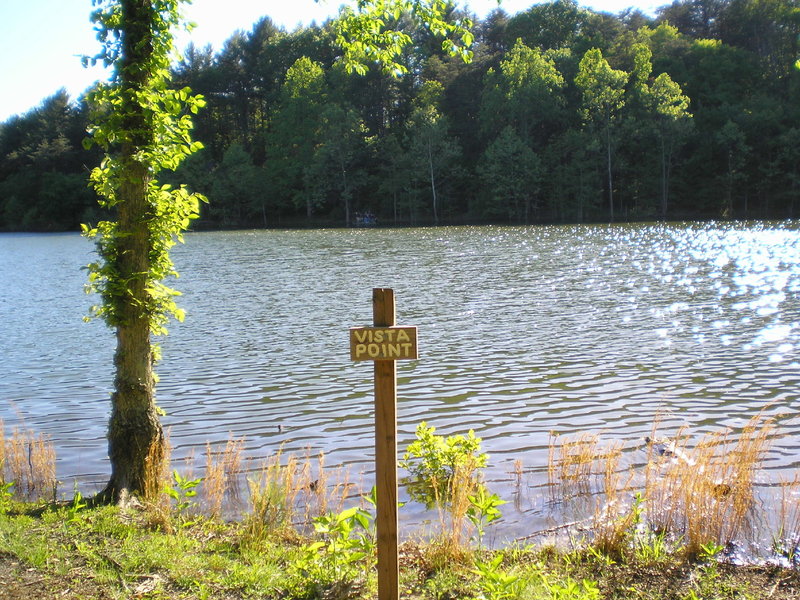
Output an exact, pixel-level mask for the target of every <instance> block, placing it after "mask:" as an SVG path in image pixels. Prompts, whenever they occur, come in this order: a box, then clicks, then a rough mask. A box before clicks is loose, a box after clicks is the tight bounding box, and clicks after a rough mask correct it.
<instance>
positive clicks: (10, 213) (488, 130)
mask: <svg viewBox="0 0 800 600" xmlns="http://www.w3.org/2000/svg"><path fill="white" fill-rule="evenodd" d="M449 10H450V12H451V13H452V14H451V15H450V18H452V19H456V18H458V17H459V16H464V15H460V14H459V12H458V10H457V9H455V8H453V7H451V8H450V9H449ZM467 16H468V15H467ZM414 23H415V21H413V20H412V19H410V18H408V16H407V15H399V16H398V18H397V21H396V22H395V23H393V24H392V25H393V26H394V27H395V28H397V29H398V30H399V31H403V32H405V33H406V34H407V35H409V36H410V37H411V38H412V39H413V44H411V45H410V46H409V47H408V48H407V49H406V50H405V51H404V53H403V55H402V58H401V64H402V66H403V68H404V70H405V71H406V73H405V74H404V75H403V76H402V77H395V76H394V74H393V73H389V72H385V71H383V70H381V69H380V68H378V67H377V66H376V67H373V68H370V69H368V70H367V72H366V73H365V74H363V75H362V74H352V73H350V72H348V70H347V69H346V68H344V66H343V61H342V50H341V49H340V46H339V45H337V43H336V36H337V23H336V21H335V20H330V21H328V22H326V23H324V24H322V25H312V26H309V27H302V28H298V29H295V30H294V31H291V32H289V31H286V30H284V29H283V28H280V27H278V26H276V25H275V24H274V23H273V22H272V21H271V19H270V18H269V17H264V18H262V19H261V20H259V21H258V22H257V23H255V24H254V25H253V26H252V28H251V29H250V30H249V31H237V32H235V33H234V34H233V35H231V37H230V38H229V39H228V40H227V41H226V42H225V44H224V46H223V48H222V49H221V50H219V51H218V52H215V51H214V50H213V49H212V48H210V47H206V48H197V47H194V46H189V47H188V49H187V50H186V52H185V54H184V56H183V57H182V58H181V60H180V61H179V62H177V63H176V64H174V65H173V74H172V76H173V80H174V84H175V86H176V88H177V89H181V88H183V87H189V88H191V89H192V90H193V91H194V92H196V93H199V94H202V95H203V97H204V98H205V101H206V106H205V108H203V109H202V110H201V111H200V112H199V114H197V115H195V116H193V119H194V122H195V129H194V132H193V134H192V135H193V138H194V139H196V140H198V141H200V142H202V144H203V145H204V148H203V149H202V150H200V151H199V152H196V153H195V154H193V155H192V156H190V157H188V158H187V159H186V160H185V161H184V162H183V163H181V165H180V166H179V167H178V168H177V169H176V170H175V171H174V172H172V173H168V174H167V176H166V177H164V176H162V177H161V179H162V180H166V182H167V183H174V184H182V183H186V184H188V187H189V188H190V189H192V190H194V191H197V192H200V193H202V194H204V195H206V196H207V197H208V198H209V200H210V202H209V204H208V205H207V206H204V207H203V209H202V216H201V218H200V220H199V221H198V222H197V226H198V227H253V226H255V227H284V226H315V225H341V226H352V225H357V224H363V223H367V222H370V223H371V222H374V220H375V219H376V220H377V222H378V223H379V224H385V225H393V224H398V225H406V224H411V225H414V224H445V223H465V222H503V223H506V222H510V223H553V222H570V223H572V222H589V221H622V220H641V219H683V218H786V217H795V216H797V211H798V209H800V204H798V194H799V193H800V189H799V185H798V184H800V177H799V175H800V174H798V166H799V165H800V118H798V117H800V72H799V71H798V70H797V69H796V68H795V62H796V61H797V58H798V34H800V5H799V4H798V2H797V0H675V1H674V2H673V3H672V4H670V5H665V6H663V7H662V8H661V9H659V10H658V11H657V14H656V16H655V17H654V18H651V17H648V16H646V15H644V14H643V13H642V12H640V11H637V10H627V11H623V12H621V13H619V14H616V15H612V14H608V13H603V12H596V11H592V10H589V9H584V8H581V7H579V6H578V5H577V3H576V2H574V1H573V0H555V1H551V2H545V3H542V4H535V5H533V6H531V7H530V8H529V9H528V10H526V11H523V12H520V13H517V14H515V15H508V14H507V13H505V12H503V11H502V10H501V9H498V10H495V11H494V12H492V13H490V14H489V15H488V16H487V17H486V18H485V19H482V20H481V19H475V20H474V28H473V32H474V35H475V41H474V45H473V48H472V49H473V52H474V56H473V60H472V61H471V62H470V63H465V62H464V61H462V60H461V59H460V58H457V57H453V56H451V55H450V53H449V52H448V48H446V47H443V44H442V42H441V38H438V37H436V36H435V35H434V34H433V33H432V32H431V31H430V30H428V29H426V28H425V27H421V26H419V25H415V24H414ZM87 98H90V96H86V97H83V98H80V99H79V100H78V101H77V102H72V101H71V99H70V98H69V96H68V95H67V93H66V92H65V91H64V90H61V91H58V92H56V93H55V94H54V95H53V96H51V97H49V98H47V99H45V100H44V101H43V102H42V103H41V104H40V105H39V106H38V107H36V108H34V109H32V110H30V111H29V112H27V113H25V114H23V115H19V116H15V117H12V118H10V119H9V120H7V121H6V122H4V123H2V124H0V228H2V229H5V230H67V229H76V228H77V227H78V224H79V223H81V222H90V223H91V222H96V221H97V220H99V219H101V218H104V215H103V212H102V211H103V210H104V209H102V208H99V207H98V205H97V201H96V196H95V193H94V191H93V190H92V189H90V188H89V187H88V185H87V179H88V173H89V171H90V170H91V169H92V168H93V167H94V166H95V165H97V164H98V163H99V160H100V154H99V151H98V150H97V149H96V148H89V149H85V148H84V147H83V139H84V137H85V130H86V127H87V125H88V122H89V113H90V112H91V106H90V105H89V104H90V101H89V100H88V99H87Z"/></svg>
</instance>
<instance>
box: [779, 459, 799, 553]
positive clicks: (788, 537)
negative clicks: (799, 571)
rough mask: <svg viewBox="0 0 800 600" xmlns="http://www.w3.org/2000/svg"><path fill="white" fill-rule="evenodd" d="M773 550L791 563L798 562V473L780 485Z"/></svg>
mask: <svg viewBox="0 0 800 600" xmlns="http://www.w3.org/2000/svg"><path fill="white" fill-rule="evenodd" d="M778 527H779V529H778V534H777V535H776V536H775V541H774V545H775V550H776V551H778V552H779V553H780V554H783V555H784V556H785V557H786V558H788V559H789V560H790V561H792V563H794V564H797V563H798V562H800V473H795V476H794V480H793V481H792V482H790V483H788V484H787V483H784V484H783V485H782V486H781V514H780V521H779V524H778Z"/></svg>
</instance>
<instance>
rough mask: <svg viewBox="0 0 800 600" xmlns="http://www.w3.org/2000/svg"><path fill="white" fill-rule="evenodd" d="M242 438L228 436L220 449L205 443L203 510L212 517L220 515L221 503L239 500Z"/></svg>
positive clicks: (221, 511) (221, 510)
mask: <svg viewBox="0 0 800 600" xmlns="http://www.w3.org/2000/svg"><path fill="white" fill-rule="evenodd" d="M243 448H244V440H243V439H238V440H237V439H234V438H233V437H230V438H229V439H228V441H227V442H226V444H225V447H224V448H222V449H221V450H214V449H213V447H212V446H211V444H210V443H206V471H205V477H203V485H202V488H203V498H204V502H205V510H206V512H207V513H208V514H209V516H211V517H212V518H215V519H218V518H220V517H222V513H223V505H224V504H225V500H226V499H228V500H229V501H230V503H235V504H238V502H239V478H240V476H241V473H242V450H243Z"/></svg>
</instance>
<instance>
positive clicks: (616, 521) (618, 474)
mask: <svg viewBox="0 0 800 600" xmlns="http://www.w3.org/2000/svg"><path fill="white" fill-rule="evenodd" d="M621 456H622V444H621V443H618V442H617V443H613V444H611V445H610V446H609V447H607V448H605V449H604V451H603V454H602V455H601V456H600V457H598V459H599V461H598V462H601V464H602V468H603V490H602V494H600V495H599V498H600V499H602V500H598V501H597V502H596V504H595V511H594V514H593V515H592V533H593V541H592V545H593V546H594V547H595V548H597V549H598V550H599V551H601V552H603V553H605V554H607V555H609V556H619V555H621V554H622V551H623V549H624V546H625V544H626V542H627V540H628V538H629V537H630V535H631V533H632V531H633V529H634V527H635V525H636V524H637V522H638V520H639V507H638V506H632V505H631V503H630V502H628V501H626V499H624V498H623V497H622V493H623V492H625V491H626V490H629V489H630V483H631V481H632V480H633V476H634V474H633V472H632V471H630V470H629V471H627V472H623V471H622V470H621V469H620V457H621Z"/></svg>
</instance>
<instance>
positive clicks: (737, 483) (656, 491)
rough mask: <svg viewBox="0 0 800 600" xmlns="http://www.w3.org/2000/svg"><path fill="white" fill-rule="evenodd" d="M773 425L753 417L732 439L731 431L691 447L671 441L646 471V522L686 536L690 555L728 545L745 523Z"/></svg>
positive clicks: (771, 422)
mask: <svg viewBox="0 0 800 600" xmlns="http://www.w3.org/2000/svg"><path fill="white" fill-rule="evenodd" d="M773 430H774V421H773V420H772V419H769V418H765V417H764V415H763V413H759V414H758V415H756V416H755V417H753V418H752V419H751V420H750V421H749V422H748V424H747V425H746V426H745V427H743V428H742V430H741V432H740V433H739V435H738V436H736V438H735V439H732V438H731V432H730V431H724V432H717V433H711V434H707V435H706V436H704V437H703V438H702V439H701V440H700V441H699V442H698V443H697V445H695V446H694V447H693V448H691V449H689V448H687V447H686V444H685V442H681V443H676V442H675V441H673V442H670V443H669V444H667V445H666V450H665V451H664V452H663V454H662V455H661V456H654V457H653V460H652V462H651V463H649V464H650V466H649V467H648V469H650V470H651V471H650V472H649V474H648V485H647V488H646V502H647V507H648V522H649V523H650V524H651V526H653V527H654V528H656V529H659V530H662V531H673V532H676V533H678V534H681V535H682V536H683V538H684V548H685V551H686V552H687V553H688V554H689V555H697V554H698V553H699V552H701V550H702V547H703V546H704V545H706V544H708V543H711V542H713V543H716V544H722V545H724V544H727V543H729V542H731V541H733V540H734V539H736V538H737V536H739V535H740V534H741V533H742V532H743V529H744V528H745V527H746V526H747V525H748V520H749V515H750V512H751V509H752V508H753V505H754V492H753V487H754V484H755V478H756V473H757V471H758V469H759V468H760V465H761V461H762V460H763V456H764V453H765V452H766V450H767V448H768V446H769V441H770V437H771V435H772V432H773Z"/></svg>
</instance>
